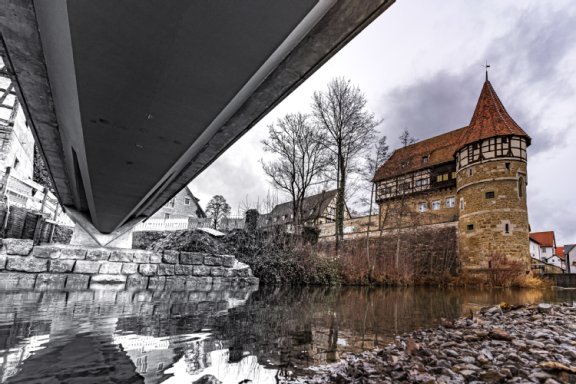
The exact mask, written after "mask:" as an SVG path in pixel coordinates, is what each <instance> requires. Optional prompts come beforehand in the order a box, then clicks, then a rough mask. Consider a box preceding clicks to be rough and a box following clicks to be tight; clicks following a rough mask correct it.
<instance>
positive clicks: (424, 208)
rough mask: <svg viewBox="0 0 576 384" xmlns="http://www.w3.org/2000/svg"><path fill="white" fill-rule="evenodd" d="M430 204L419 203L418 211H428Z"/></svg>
mask: <svg viewBox="0 0 576 384" xmlns="http://www.w3.org/2000/svg"><path fill="white" fill-rule="evenodd" d="M426 209H428V204H427V203H426V202H422V203H418V212H426Z"/></svg>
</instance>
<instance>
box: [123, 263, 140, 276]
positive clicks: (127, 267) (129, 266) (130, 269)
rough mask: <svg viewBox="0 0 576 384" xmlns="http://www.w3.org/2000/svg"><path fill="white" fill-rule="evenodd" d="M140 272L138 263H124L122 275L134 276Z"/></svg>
mask: <svg viewBox="0 0 576 384" xmlns="http://www.w3.org/2000/svg"><path fill="white" fill-rule="evenodd" d="M137 272H138V264H136V263H122V274H124V275H132V274H134V273H137Z"/></svg>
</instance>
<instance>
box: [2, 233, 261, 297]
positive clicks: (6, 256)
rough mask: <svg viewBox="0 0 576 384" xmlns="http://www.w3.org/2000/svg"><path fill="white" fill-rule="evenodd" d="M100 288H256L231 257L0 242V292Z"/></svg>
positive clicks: (245, 270)
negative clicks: (251, 286) (0, 289)
mask: <svg viewBox="0 0 576 384" xmlns="http://www.w3.org/2000/svg"><path fill="white" fill-rule="evenodd" d="M98 285H115V286H117V287H118V288H127V289H130V288H138V289H165V288H166V289H186V290H194V289H197V288H199V287H202V288H203V289H204V288H206V287H211V286H217V287H220V286H232V285H234V286H236V285H241V286H245V285H258V279H257V278H256V277H254V276H253V274H252V270H251V269H250V267H249V266H248V265H246V264H244V263H241V262H239V261H238V260H236V258H235V257H234V256H232V255H217V254H212V253H202V252H179V251H170V250H164V251H144V250H132V249H121V248H91V247H81V246H73V245H54V244H48V245H36V246H35V245H34V244H33V242H32V240H20V239H2V248H1V249H0V288H4V289H31V288H46V289H63V288H68V289H86V288H89V287H94V286H98Z"/></svg>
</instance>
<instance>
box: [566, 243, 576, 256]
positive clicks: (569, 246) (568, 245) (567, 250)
mask: <svg viewBox="0 0 576 384" xmlns="http://www.w3.org/2000/svg"><path fill="white" fill-rule="evenodd" d="M574 247H576V244H566V245H565V246H564V254H565V255H567V254H569V253H570V251H572V249H574Z"/></svg>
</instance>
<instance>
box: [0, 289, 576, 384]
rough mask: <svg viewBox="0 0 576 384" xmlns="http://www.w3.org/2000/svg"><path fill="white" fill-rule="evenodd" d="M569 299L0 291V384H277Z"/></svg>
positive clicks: (461, 293)
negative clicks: (356, 354)
mask: <svg viewBox="0 0 576 384" xmlns="http://www.w3.org/2000/svg"><path fill="white" fill-rule="evenodd" d="M575 298H576V292H575V291H572V290H547V291H534V290H485V291H479V290H438V289H425V288H412V289H360V288H342V289H337V288H304V289H302V288H298V289H295V288H263V289H260V290H259V291H256V290H255V288H246V289H225V290H222V289H221V290H218V289H211V288H206V289H203V290H199V291H193V292H178V291H157V292H155V291H147V290H143V291H119V292H118V291H113V290H97V291H90V290H86V291H0V349H1V350H0V374H1V375H0V378H1V382H2V383H4V382H7V383H29V382H38V383H60V382H67V383H84V382H86V383H91V382H102V383H105V382H117V383H161V382H167V383H169V382H174V383H177V382H189V383H190V382H196V381H198V382H202V381H206V380H207V378H210V377H213V378H215V379H217V380H220V381H221V382H223V383H238V382H240V381H242V380H252V382H254V383H274V382H276V379H277V378H278V377H281V376H284V375H286V374H287V373H288V372H296V373H298V372H299V371H300V369H302V368H305V367H307V366H309V365H315V364H321V363H325V362H330V361H334V360H336V359H338V358H339V357H340V356H341V354H342V353H344V352H353V351H361V350H365V349H372V348H374V347H377V346H381V345H384V344H386V343H388V342H390V341H391V340H392V339H393V337H394V336H395V335H397V334H399V333H403V332H407V331H410V330H413V329H415V328H422V327H428V326H433V325H435V324H438V323H439V322H440V321H442V319H443V318H447V319H450V318H454V317H458V316H460V315H462V314H463V313H466V312H468V311H469V309H476V308H478V307H480V306H484V305H489V304H493V303H499V302H502V301H506V302H509V303H511V304H515V303H526V302H539V301H548V302H550V301H567V300H574V299H575Z"/></svg>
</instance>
